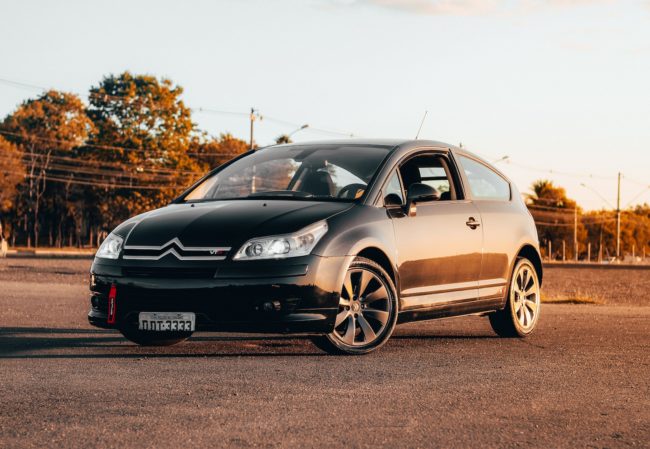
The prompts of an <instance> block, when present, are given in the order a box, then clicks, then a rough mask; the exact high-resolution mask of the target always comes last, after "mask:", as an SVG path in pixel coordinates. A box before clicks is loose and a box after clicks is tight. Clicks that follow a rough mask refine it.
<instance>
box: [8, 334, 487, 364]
mask: <svg viewBox="0 0 650 449" xmlns="http://www.w3.org/2000/svg"><path fill="white" fill-rule="evenodd" d="M490 338H498V337H492V336H488V335H442V334H439V333H438V334H431V335H426V334H424V335H423V334H418V335H408V334H401V335H394V336H393V337H392V339H394V340H397V341H407V340H418V341H422V340H440V339H454V340H463V339H490ZM308 340H309V337H307V336H295V335H259V334H257V335H251V336H241V335H218V336H205V335H197V336H193V337H191V338H190V339H189V342H188V343H185V344H179V345H176V346H169V347H143V346H137V345H135V344H132V343H130V342H128V341H127V340H126V339H125V338H124V337H122V335H121V334H120V333H119V332H118V331H114V330H102V329H74V328H47V327H0V359H145V358H226V357H323V356H329V354H327V353H325V352H322V351H320V350H319V349H317V348H316V347H315V346H313V345H312V344H311V342H308V344H307V345H305V342H306V341H308ZM192 343H198V345H196V344H195V345H194V346H192ZM206 344H209V345H210V346H209V347H206ZM215 346H216V347H215Z"/></svg>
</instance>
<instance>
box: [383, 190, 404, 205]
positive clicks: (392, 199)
mask: <svg viewBox="0 0 650 449" xmlns="http://www.w3.org/2000/svg"><path fill="white" fill-rule="evenodd" d="M384 206H385V207H402V198H400V196H399V195H398V194H396V193H389V194H388V195H386V197H385V198H384Z"/></svg>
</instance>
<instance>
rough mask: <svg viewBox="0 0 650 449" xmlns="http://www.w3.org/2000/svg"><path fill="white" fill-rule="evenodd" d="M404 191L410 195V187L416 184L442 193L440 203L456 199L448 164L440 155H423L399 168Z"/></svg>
mask: <svg viewBox="0 0 650 449" xmlns="http://www.w3.org/2000/svg"><path fill="white" fill-rule="evenodd" d="M399 172H400V175H401V177H402V183H403V185H404V189H405V190H406V193H407V195H408V188H409V186H411V185H413V184H415V183H422V184H427V185H429V186H431V187H433V188H434V189H436V191H438V192H439V193H440V200H439V201H451V200H455V199H456V189H455V186H454V183H453V182H451V179H452V178H451V176H450V172H449V168H448V166H447V162H446V161H445V159H444V158H443V157H441V156H438V155H432V154H427V155H422V156H416V157H414V158H411V159H409V160H408V161H406V162H405V163H404V164H402V166H401V167H400V168H399Z"/></svg>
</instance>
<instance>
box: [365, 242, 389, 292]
mask: <svg viewBox="0 0 650 449" xmlns="http://www.w3.org/2000/svg"><path fill="white" fill-rule="evenodd" d="M357 257H365V258H366V259H370V260H372V261H373V262H376V263H378V264H379V266H381V267H382V268H383V269H384V270H385V271H386V273H388V276H390V278H391V280H392V281H393V283H394V284H395V287H396V288H397V283H398V279H397V270H396V269H395V267H394V266H393V262H392V261H391V260H390V258H389V257H388V255H387V254H386V253H385V252H384V251H382V250H381V249H379V248H377V247H375V246H369V247H366V248H364V249H362V250H361V251H359V252H358V253H357Z"/></svg>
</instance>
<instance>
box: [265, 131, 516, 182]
mask: <svg viewBox="0 0 650 449" xmlns="http://www.w3.org/2000/svg"><path fill="white" fill-rule="evenodd" d="M305 145H367V146H373V145H377V146H384V147H390V152H391V153H396V152H399V153H404V152H407V151H408V150H411V149H413V148H418V147H438V148H448V149H450V150H451V151H453V152H454V153H456V154H458V155H465V156H469V157H471V158H474V159H477V160H479V161H481V162H483V163H484V164H486V165H487V166H489V167H490V168H491V169H492V170H494V171H496V172H497V173H498V174H499V175H500V176H501V177H503V178H504V179H506V180H507V181H508V182H510V183H512V181H511V180H510V179H509V178H508V177H507V176H506V175H505V174H504V173H503V172H502V171H500V170H499V169H498V168H496V167H495V166H494V165H493V164H492V163H490V162H489V161H487V160H485V158H483V157H481V156H479V155H477V154H475V153H472V152H471V151H467V150H466V149H465V148H461V147H458V146H456V145H450V144H448V143H445V142H439V141H437V140H425V139H364V138H348V139H328V140H312V141H306V142H295V143H287V144H276V145H270V146H268V147H265V148H272V147H286V146H305ZM260 149H261V148H260Z"/></svg>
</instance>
